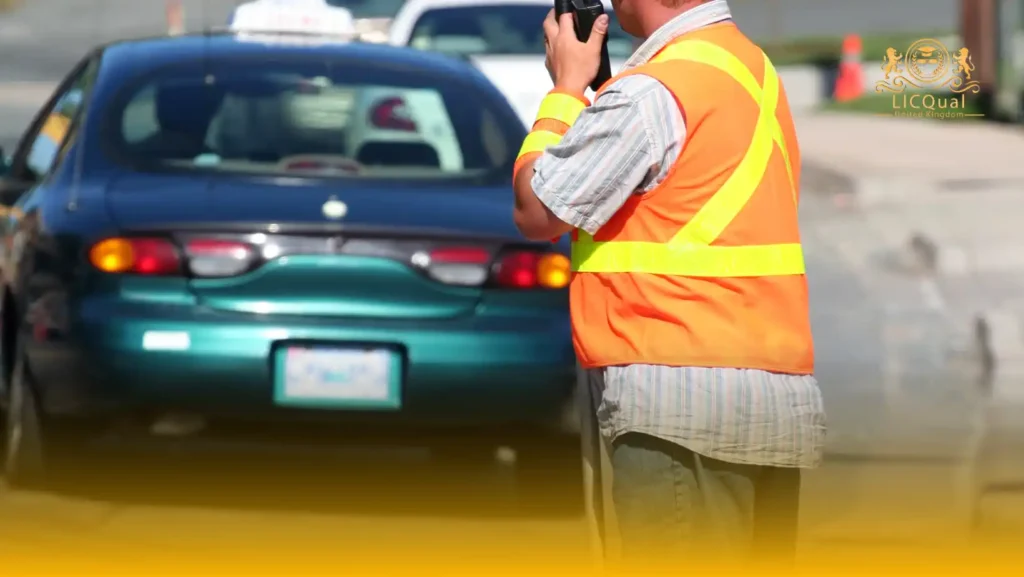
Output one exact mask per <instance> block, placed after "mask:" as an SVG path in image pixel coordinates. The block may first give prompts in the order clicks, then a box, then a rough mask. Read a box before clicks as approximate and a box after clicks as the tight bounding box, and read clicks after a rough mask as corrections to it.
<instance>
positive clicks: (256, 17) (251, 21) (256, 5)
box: [230, 0, 356, 41]
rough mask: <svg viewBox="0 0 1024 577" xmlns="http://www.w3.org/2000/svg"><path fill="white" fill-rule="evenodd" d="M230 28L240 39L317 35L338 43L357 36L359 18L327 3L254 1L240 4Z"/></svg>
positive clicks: (309, 0) (283, 0)
mask: <svg viewBox="0 0 1024 577" xmlns="http://www.w3.org/2000/svg"><path fill="white" fill-rule="evenodd" d="M230 29H231V30H232V31H234V32H237V33H239V35H240V36H246V37H251V36H252V35H256V36H259V37H261V41H263V40H265V37H266V36H267V35H273V34H275V33H277V34H284V35H288V34H292V35H315V36H323V37H325V39H328V38H329V39H330V40H332V41H338V40H339V39H342V38H345V37H354V36H355V35H356V26H355V19H354V18H353V17H352V13H351V12H350V11H348V10H346V9H344V8H334V7H332V6H329V5H328V4H327V3H326V2H325V1H324V0H254V1H253V2H247V3H245V4H242V5H240V6H239V7H238V8H236V9H235V13H234V15H233V16H232V18H231V24H230Z"/></svg>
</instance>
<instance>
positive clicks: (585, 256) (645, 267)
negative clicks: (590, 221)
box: [572, 231, 804, 278]
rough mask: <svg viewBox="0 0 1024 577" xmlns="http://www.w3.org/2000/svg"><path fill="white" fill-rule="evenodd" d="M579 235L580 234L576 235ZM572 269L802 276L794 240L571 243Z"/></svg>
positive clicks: (672, 273) (606, 271) (748, 275)
mask: <svg viewBox="0 0 1024 577" xmlns="http://www.w3.org/2000/svg"><path fill="white" fill-rule="evenodd" d="M583 236H584V233H583V232H582V231H581V232H580V237H581V238H582V237H583ZM572 262H573V270H574V271H576V272H590V273H617V272H630V273H649V274H662V275H672V276H689V277H716V278H724V277H754V276H782V275H799V274H804V255H803V250H802V249H801V247H800V245H799V244H796V243H793V244H763V245H751V246H675V245H671V244H667V243H660V242H631V241H611V242H593V241H589V242H586V241H584V242H574V243H572Z"/></svg>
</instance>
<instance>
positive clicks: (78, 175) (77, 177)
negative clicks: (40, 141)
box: [62, 0, 106, 212]
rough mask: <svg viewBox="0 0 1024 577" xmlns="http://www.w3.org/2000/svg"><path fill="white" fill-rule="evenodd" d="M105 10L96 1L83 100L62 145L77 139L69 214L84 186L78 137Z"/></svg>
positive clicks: (101, 0)
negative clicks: (70, 138) (80, 189)
mask: <svg viewBox="0 0 1024 577" xmlns="http://www.w3.org/2000/svg"><path fill="white" fill-rule="evenodd" d="M104 8H106V4H105V3H104V0H96V4H95V6H94V9H93V11H92V14H93V24H92V30H93V48H92V50H90V52H89V54H90V56H89V58H90V61H89V62H88V63H87V64H86V65H85V68H83V69H82V72H81V73H82V74H83V75H85V79H86V82H85V83H82V85H81V86H82V88H81V92H82V94H80V95H79V98H80V99H81V100H79V102H78V109H77V110H76V111H75V118H72V119H70V121H71V122H70V123H69V130H68V133H67V134H66V135H65V136H64V138H65V142H64V143H62V144H64V145H66V144H67V142H66V140H67V138H68V137H72V138H74V139H75V140H74V141H72V143H73V145H74V146H75V158H74V159H73V162H74V166H73V172H72V175H71V190H70V191H69V193H68V203H67V205H66V207H65V208H66V209H67V210H68V212H74V211H76V210H78V192H79V188H80V187H81V186H82V168H83V166H84V165H85V147H84V146H82V143H81V139H80V138H78V136H79V135H81V134H84V133H85V131H86V127H87V126H86V125H87V119H88V118H89V114H88V112H89V102H90V101H91V100H92V85H93V82H94V79H91V78H90V77H91V75H92V74H93V71H94V68H95V66H96V61H95V58H96V55H97V53H98V51H97V48H98V47H99V45H100V44H102V43H103V34H102V28H103V26H102V23H103V22H104V21H106V14H105V11H104ZM76 125H77V126H76Z"/></svg>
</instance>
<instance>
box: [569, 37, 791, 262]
mask: <svg viewBox="0 0 1024 577" xmlns="http://www.w3.org/2000/svg"><path fill="white" fill-rule="evenodd" d="M677 58H678V59H685V60H690V61H694V62H700V63H702V64H706V65H709V66H713V67H715V68H718V69H719V70H722V71H723V72H725V73H726V74H729V76H731V77H732V78H734V79H735V80H736V81H737V82H739V83H740V84H741V85H743V86H744V88H745V89H746V90H747V92H748V93H750V94H751V96H752V97H753V98H755V99H756V100H757V102H758V103H759V105H760V113H759V114H758V119H757V122H756V124H755V128H754V134H753V136H752V138H751V143H750V146H749V147H748V148H747V152H746V154H745V155H744V157H743V159H742V160H741V161H740V164H739V165H738V166H737V167H736V169H735V171H734V172H733V174H731V175H730V176H729V178H728V179H727V180H726V182H725V184H723V186H722V188H720V189H719V190H718V191H717V192H716V193H715V194H714V195H713V196H712V197H711V198H710V199H709V200H708V202H707V203H705V205H704V206H702V207H701V209H700V210H698V211H697V214H695V215H694V217H693V218H692V219H691V220H690V222H688V223H687V224H686V225H685V226H683V228H682V229H681V230H680V231H679V232H678V233H677V234H676V235H675V236H674V237H673V238H672V240H670V241H669V242H668V243H657V242H633V241H607V242H595V241H594V238H593V236H591V235H590V234H588V233H586V232H585V231H582V230H580V231H578V232H577V239H576V241H574V242H573V245H572V264H573V267H572V268H573V270H574V271H575V272H590V273H619V272H625V273H649V274H663V275H673V276H692V277H754V276H783V275H800V274H804V271H805V268H804V259H803V250H802V249H801V246H800V244H798V243H790V244H775V245H752V246H710V244H711V243H712V242H714V241H715V240H716V239H717V238H718V237H719V236H720V235H721V234H722V231H724V230H725V228H726V227H727V226H728V225H729V223H731V222H732V221H733V219H735V218H736V216H737V215H738V214H739V213H740V211H742V210H743V207H744V206H746V204H747V202H748V201H749V200H750V197H751V196H752V195H753V194H754V192H755V191H756V190H757V188H758V186H759V185H760V183H761V180H762V179H763V178H764V175H765V172H766V171H767V169H768V164H769V162H770V161H771V155H772V152H773V151H774V147H775V145H776V144H778V145H779V147H780V149H781V150H782V152H783V158H784V160H785V162H786V170H787V172H788V174H789V177H790V186H791V188H792V189H793V198H794V201H796V189H795V183H794V181H793V171H792V167H791V165H790V161H789V154H788V152H787V150H786V147H785V139H784V137H783V135H782V129H781V126H780V125H779V121H778V119H777V118H776V116H775V112H776V108H777V106H778V101H779V95H780V92H781V90H780V87H779V77H778V73H777V72H776V70H775V68H774V67H773V66H772V64H771V62H770V61H769V60H768V57H767V56H764V67H765V74H764V76H765V78H764V87H760V86H758V84H757V81H756V79H755V78H754V75H753V73H752V72H751V71H750V70H749V69H748V68H747V67H746V66H744V65H743V64H742V62H740V60H739V59H738V58H736V57H735V56H734V55H732V54H730V53H729V52H728V51H726V50H724V49H723V48H721V47H719V46H717V45H715V44H711V43H710V42H704V41H695V40H692V41H684V42H680V43H679V44H676V45H674V46H672V47H671V48H670V49H666V51H665V52H663V53H662V54H661V55H659V57H658V58H657V59H656V61H663V60H671V59H677Z"/></svg>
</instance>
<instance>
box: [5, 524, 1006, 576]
mask: <svg viewBox="0 0 1024 577" xmlns="http://www.w3.org/2000/svg"><path fill="white" fill-rule="evenodd" d="M329 537H331V535H323V536H322V539H318V540H317V541H318V542H316V543H311V544H309V545H308V546H297V545H295V544H288V545H285V544H282V545H280V546H278V547H274V546H273V545H272V544H267V543H261V542H253V543H251V545H250V546H249V547H245V546H244V545H243V544H241V543H239V544H235V545H234V546H232V547H230V548H228V549H230V550H223V549H222V550H220V551H216V550H217V549H219V548H220V547H217V546H216V545H215V544H212V543H211V544H210V546H209V547H208V548H204V547H184V548H181V549H179V548H177V547H175V546H173V545H172V544H170V543H168V544H165V545H161V546H157V545H155V544H146V545H143V544H139V543H133V542H132V540H131V539H130V538H126V539H123V540H120V542H118V540H110V541H104V542H95V541H89V540H84V541H81V542H80V543H78V544H76V545H70V543H69V542H68V540H67V536H66V535H65V536H61V537H57V538H54V539H52V540H48V541H49V542H42V541H40V542H36V543H33V544H30V545H28V546H24V547H22V546H15V547H11V546H10V545H11V544H10V543H7V544H6V545H5V546H4V549H5V550H6V552H5V553H4V554H0V561H2V562H3V567H4V570H3V573H2V574H3V575H4V576H5V577H21V576H26V577H27V576H36V575H39V576H44V575H45V576H51V575H53V576H56V575H60V576H72V575H73V576H76V577H93V576H95V577H101V576H102V577H108V576H115V575H126V576H127V575H132V576H140V577H141V576H163V575H174V576H186V575H187V576H205V575H211V576H212V575H287V576H291V575H295V576H299V575H374V576H376V575H381V576H383V575H444V576H448V577H461V576H466V577H483V576H490V575H493V576H504V575H530V576H537V575H559V576H573V575H599V574H602V573H603V574H608V575H633V574H636V575H660V574H665V575H687V574H689V575H692V574H694V571H702V572H705V573H706V574H709V575H710V574H719V575H727V574H737V575H739V574H756V575H764V576H770V575H815V576H816V575H869V576H871V577H881V576H887V575H974V574H978V575H1019V574H1020V571H1021V556H1020V552H1019V543H1018V544H1017V547H1016V548H1015V547H1013V546H1011V545H1007V546H1006V547H1004V548H998V547H997V548H993V547H979V548H977V549H974V550H967V549H957V548H949V547H939V546H935V547H922V546H907V547H901V546H890V547H888V548H885V547H883V548H881V549H879V548H878V547H857V546H851V545H844V546H821V547H813V548H809V549H805V550H804V551H802V553H801V555H800V556H799V561H798V563H797V565H796V567H793V568H789V567H782V566H773V565H771V564H766V565H762V566H757V567H751V566H746V565H740V564H735V563H734V564H730V563H726V562H723V561H724V560H722V559H717V560H715V562H710V561H708V560H703V561H702V560H700V559H692V558H691V559H687V560H685V561H683V560H680V561H675V562H672V563H658V562H657V560H654V559H652V560H649V561H650V562H648V563H644V564H643V565H642V566H640V565H637V564H633V565H630V566H623V567H621V568H620V569H618V570H616V569H615V567H614V566H613V565H610V566H608V567H606V568H605V570H604V571H601V570H599V569H598V568H597V566H596V563H595V562H594V561H595V560H594V558H593V557H590V556H588V555H587V554H586V553H585V552H583V551H579V550H575V551H573V550H568V549H567V548H565V547H559V546H558V544H556V543H552V544H550V545H549V546H548V547H547V548H538V547H536V546H535V544H533V545H531V546H529V547H524V545H526V543H525V542H522V543H516V542H505V543H491V544H482V543H479V542H474V541H473V540H472V539H468V540H467V541H466V542H465V543H462V544H457V543H450V542H449V543H433V542H432V539H430V536H429V535H425V534H409V535H406V536H404V537H401V538H399V537H398V536H396V539H395V542H394V543H392V544H389V545H376V546H368V545H367V544H366V543H364V542H361V540H360V539H359V538H358V535H350V534H344V533H341V534H337V535H334V536H333V537H334V539H330V538H329ZM5 540H6V539H5Z"/></svg>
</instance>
